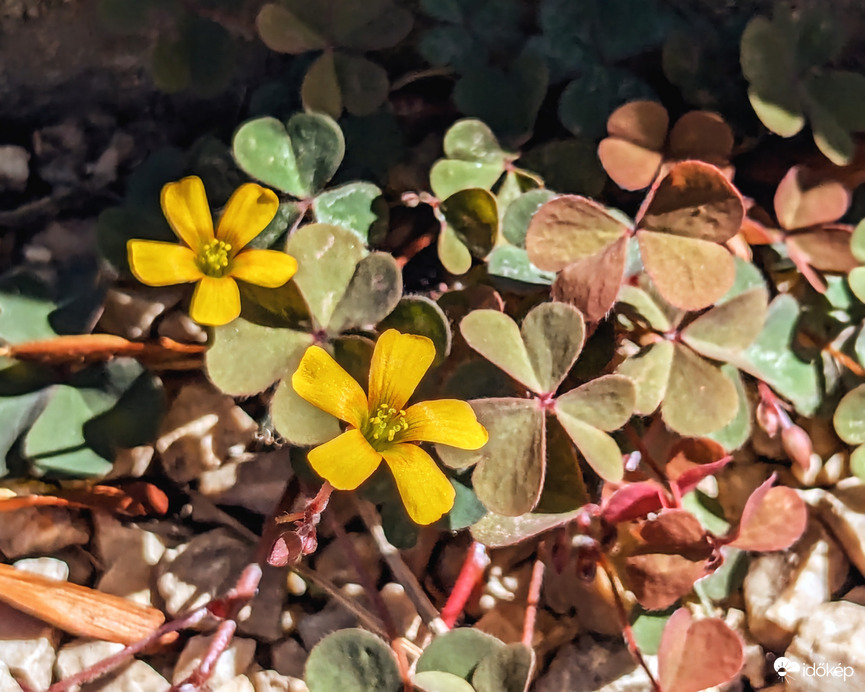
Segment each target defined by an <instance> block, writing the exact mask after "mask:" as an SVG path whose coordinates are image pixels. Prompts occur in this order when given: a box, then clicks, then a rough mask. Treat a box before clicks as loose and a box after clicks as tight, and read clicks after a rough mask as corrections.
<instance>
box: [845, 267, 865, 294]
mask: <svg viewBox="0 0 865 692" xmlns="http://www.w3.org/2000/svg"><path fill="white" fill-rule="evenodd" d="M847 282H848V283H849V284H850V290H851V291H852V292H853V295H854V296H856V297H857V298H858V299H859V300H860V301H861V302H863V303H865V267H856V268H855V269H853V270H852V271H851V272H850V274H848V275H847Z"/></svg>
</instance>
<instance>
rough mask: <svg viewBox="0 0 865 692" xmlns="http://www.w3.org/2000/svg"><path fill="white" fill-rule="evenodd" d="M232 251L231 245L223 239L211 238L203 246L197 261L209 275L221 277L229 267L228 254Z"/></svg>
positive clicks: (200, 267) (199, 266)
mask: <svg viewBox="0 0 865 692" xmlns="http://www.w3.org/2000/svg"><path fill="white" fill-rule="evenodd" d="M230 252H231V245H229V244H228V243H226V242H224V241H222V240H211V241H210V242H209V243H207V245H205V246H204V247H202V248H201V250H200V251H199V253H198V257H197V258H196V261H197V263H198V268H199V269H201V271H202V272H204V273H205V274H207V276H212V277H214V278H217V279H218V278H219V277H221V276H224V275H225V271H226V269H227V268H228V254H229V253H230Z"/></svg>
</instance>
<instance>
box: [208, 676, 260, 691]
mask: <svg viewBox="0 0 865 692" xmlns="http://www.w3.org/2000/svg"><path fill="white" fill-rule="evenodd" d="M208 687H209V688H210V690H211V692H255V686H254V685H253V684H252V681H251V680H250V679H249V678H248V677H246V676H245V675H237V676H235V677H233V678H232V679H231V680H226V681H225V682H224V683H222V684H221V685H214V684H213V683H211V684H209V685H208Z"/></svg>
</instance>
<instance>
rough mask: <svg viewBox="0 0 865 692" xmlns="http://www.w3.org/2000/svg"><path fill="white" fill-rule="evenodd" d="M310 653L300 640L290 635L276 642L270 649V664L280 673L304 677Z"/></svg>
mask: <svg viewBox="0 0 865 692" xmlns="http://www.w3.org/2000/svg"><path fill="white" fill-rule="evenodd" d="M308 655H309V654H307V652H306V650H305V649H304V648H303V647H302V646H301V645H300V642H298V641H297V640H296V639H293V638H291V637H289V638H288V639H284V640H283V641H281V642H279V643H278V644H275V645H274V646H273V648H272V649H271V650H270V665H272V666H273V668H274V670H275V671H276V672H278V673H279V674H280V675H287V676H290V677H293V678H302V677H303V667H304V666H305V665H306V657H307V656H308Z"/></svg>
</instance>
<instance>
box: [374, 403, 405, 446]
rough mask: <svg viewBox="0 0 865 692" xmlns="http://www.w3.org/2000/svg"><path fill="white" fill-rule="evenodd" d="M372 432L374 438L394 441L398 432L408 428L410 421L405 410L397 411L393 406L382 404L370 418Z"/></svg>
mask: <svg viewBox="0 0 865 692" xmlns="http://www.w3.org/2000/svg"><path fill="white" fill-rule="evenodd" d="M369 423H370V433H371V434H372V439H373V440H382V441H384V440H385V439H386V440H387V441H388V442H393V441H394V438H395V437H396V435H397V433H399V432H402V431H403V430H408V422H407V421H406V419H405V411H404V410H402V409H400V410H399V411H397V410H396V409H395V408H393V407H392V406H388V405H387V404H381V405H380V406H379V407H378V408H377V409H376V411H375V415H374V416H373V417H372V418H370V419H369Z"/></svg>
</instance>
